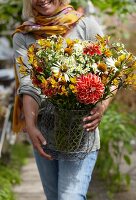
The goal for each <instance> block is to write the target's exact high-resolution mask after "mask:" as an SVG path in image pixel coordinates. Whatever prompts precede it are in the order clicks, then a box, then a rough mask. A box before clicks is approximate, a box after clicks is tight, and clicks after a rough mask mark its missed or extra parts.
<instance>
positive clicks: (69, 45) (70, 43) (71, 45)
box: [66, 38, 75, 48]
mask: <svg viewBox="0 0 136 200" xmlns="http://www.w3.org/2000/svg"><path fill="white" fill-rule="evenodd" d="M66 43H67V46H68V47H69V48H70V47H73V46H74V44H75V41H74V40H71V39H70V38H67V39H66Z"/></svg>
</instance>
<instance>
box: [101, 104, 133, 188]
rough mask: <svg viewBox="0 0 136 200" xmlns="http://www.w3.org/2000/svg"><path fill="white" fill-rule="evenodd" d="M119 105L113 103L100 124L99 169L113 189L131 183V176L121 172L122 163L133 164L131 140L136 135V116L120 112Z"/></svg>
mask: <svg viewBox="0 0 136 200" xmlns="http://www.w3.org/2000/svg"><path fill="white" fill-rule="evenodd" d="M118 107H119V106H117V105H115V104H113V105H112V106H111V107H110V108H109V109H108V111H107V113H106V114H105V116H104V117H103V120H102V123H101V125H100V133H101V151H100V154H99V158H98V162H97V169H98V173H99V175H100V176H101V177H102V178H103V179H104V180H105V181H106V182H107V183H108V185H109V186H110V189H111V190H120V189H121V186H122V185H124V184H125V185H127V186H129V184H130V176H129V174H128V173H126V174H123V173H122V172H121V168H120V163H121V162H122V161H124V162H125V163H126V164H127V165H130V164H131V158H130V154H131V153H132V151H133V147H132V145H131V143H130V141H131V140H132V139H134V138H135V137H136V133H135V124H134V116H133V115H132V113H126V112H119V109H118Z"/></svg>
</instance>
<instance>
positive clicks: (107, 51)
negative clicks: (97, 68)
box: [104, 49, 112, 58]
mask: <svg viewBox="0 0 136 200" xmlns="http://www.w3.org/2000/svg"><path fill="white" fill-rule="evenodd" d="M104 55H105V56H106V57H108V58H109V57H111V56H112V52H111V51H110V50H109V49H105V51H104Z"/></svg>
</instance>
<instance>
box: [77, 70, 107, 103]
mask: <svg viewBox="0 0 136 200" xmlns="http://www.w3.org/2000/svg"><path fill="white" fill-rule="evenodd" d="M76 89H77V93H76V95H77V99H78V101H79V102H80V103H84V104H95V103H97V101H98V100H99V99H100V98H101V97H102V95H103V93H104V89H105V88H104V84H103V83H102V82H101V79H100V77H98V76H96V75H95V74H91V73H90V74H87V75H82V76H81V77H79V78H78V79H77V85H76Z"/></svg>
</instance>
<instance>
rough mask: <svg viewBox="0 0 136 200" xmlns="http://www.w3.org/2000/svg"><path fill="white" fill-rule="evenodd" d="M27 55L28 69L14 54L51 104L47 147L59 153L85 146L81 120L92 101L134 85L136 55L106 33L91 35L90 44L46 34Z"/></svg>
mask: <svg viewBox="0 0 136 200" xmlns="http://www.w3.org/2000/svg"><path fill="white" fill-rule="evenodd" d="M27 55H28V62H29V64H30V67H29V66H27V65H26V64H25V63H24V61H23V58H22V57H19V58H17V63H18V64H19V66H20V73H21V74H22V75H24V76H27V75H30V77H31V80H32V83H33V85H34V86H35V87H37V88H40V90H41V94H42V95H45V96H46V97H47V98H48V100H49V101H50V102H51V103H52V104H53V105H54V106H55V111H54V113H55V114H54V117H53V120H51V123H52V125H51V126H53V127H54V129H53V137H54V144H53V145H54V146H55V148H56V150H58V151H61V152H67V153H69V152H78V151H80V150H82V146H84V145H85V144H87V143H86V139H87V138H86V137H91V136H92V135H93V134H92V133H90V134H88V133H86V134H85V131H84V130H83V128H82V127H83V125H82V118H83V116H85V115H88V114H89V113H90V110H91V109H92V108H93V107H95V106H96V104H97V103H98V102H102V101H103V100H106V99H107V98H109V97H111V96H113V93H114V90H117V89H119V88H121V87H125V88H126V87H128V86H130V85H131V86H134V87H135V86H136V74H135V69H136V58H135V57H134V56H133V55H132V54H131V53H129V52H127V50H126V49H125V47H124V45H123V44H120V43H113V44H110V43H109V37H108V36H105V37H101V36H100V35H97V36H96V42H91V41H82V40H80V39H73V40H72V39H70V38H66V39H65V38H63V37H61V36H51V37H48V38H47V39H39V40H37V41H36V43H34V44H32V45H30V47H29V48H28V52H27ZM47 124H48V122H47ZM92 137H93V141H94V140H95V138H94V135H93V136H92ZM45 138H46V139H47V136H46V135H45ZM52 141H53V140H52ZM88 141H90V139H88ZM91 141H92V140H91ZM47 143H48V141H47ZM49 143H51V141H50V142H49ZM92 146H93V143H92ZM90 150H91V144H90V143H89V142H88V144H87V152H89V151H90Z"/></svg>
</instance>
